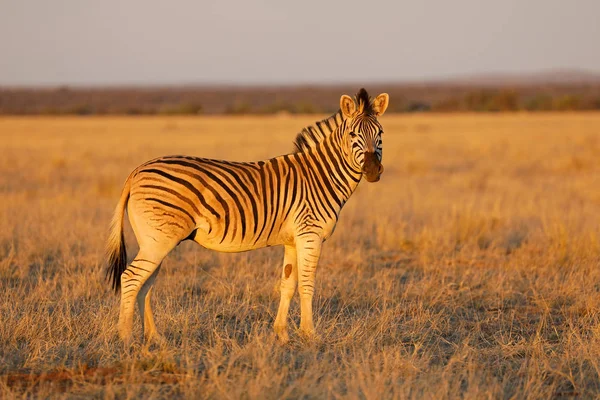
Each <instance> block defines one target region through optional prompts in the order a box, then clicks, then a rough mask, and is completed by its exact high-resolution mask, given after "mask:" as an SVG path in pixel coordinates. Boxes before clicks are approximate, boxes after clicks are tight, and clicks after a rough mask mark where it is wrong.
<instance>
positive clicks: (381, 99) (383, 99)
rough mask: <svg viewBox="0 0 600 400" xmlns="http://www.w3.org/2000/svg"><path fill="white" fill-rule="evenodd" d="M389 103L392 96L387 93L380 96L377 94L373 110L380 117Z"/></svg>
mask: <svg viewBox="0 0 600 400" xmlns="http://www.w3.org/2000/svg"><path fill="white" fill-rule="evenodd" d="M389 104H390V96H389V95H388V94H387V93H381V94H380V95H379V96H377V97H376V98H375V100H374V101H373V111H375V115H377V116H378V117H379V116H381V115H383V113H384V112H385V110H387V108H388V105H389Z"/></svg>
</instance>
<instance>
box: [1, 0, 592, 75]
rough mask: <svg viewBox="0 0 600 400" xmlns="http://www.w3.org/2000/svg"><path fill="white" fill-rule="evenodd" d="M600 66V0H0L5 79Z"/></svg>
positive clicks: (460, 72) (418, 72) (428, 72)
mask: <svg viewBox="0 0 600 400" xmlns="http://www.w3.org/2000/svg"><path fill="white" fill-rule="evenodd" d="M554 68H561V69H562V68H581V69H587V70H592V71H600V0H571V1H569V0H496V1H488V0H438V1H433V0H420V1H419V0H417V1H414V0H411V1H383V0H364V1H344V2H337V1H335V2H333V1H326V0H320V1H315V0H306V1H285V0H278V1H275V0H273V1H271V0H265V1H225V0H223V1H219V0H215V1H206V0H196V1H175V0H172V1H150V0H96V1H87V0H0V85H35V84H52V85H54V84H122V83H133V84H135V83H138V84H146V83H154V84H162V83H282V82H283V83H305V82H344V81H351V82H374V81H390V80H393V81H404V80H418V79H427V78H432V77H433V78H435V77H446V76H454V75H464V74H471V73H485V72H519V71H535V70H542V69H554Z"/></svg>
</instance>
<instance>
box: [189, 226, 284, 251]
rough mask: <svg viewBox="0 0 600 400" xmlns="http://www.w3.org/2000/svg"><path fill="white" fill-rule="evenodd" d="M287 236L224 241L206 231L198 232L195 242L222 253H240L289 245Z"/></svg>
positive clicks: (226, 239)
mask: <svg viewBox="0 0 600 400" xmlns="http://www.w3.org/2000/svg"><path fill="white" fill-rule="evenodd" d="M285 237H286V236H285V235H281V234H279V235H276V236H273V237H271V238H269V239H263V238H261V239H259V240H255V239H254V240H253V239H252V238H249V239H247V240H239V239H238V240H235V239H234V240H231V239H228V238H227V237H225V238H224V239H223V238H222V237H219V236H214V235H209V234H208V233H206V232H205V231H202V230H200V229H199V230H198V231H197V233H196V235H195V237H194V241H195V242H196V243H198V244H199V245H201V246H202V247H205V248H207V249H210V250H216V251H221V252H224V253H239V252H243V251H249V250H255V249H261V248H263V247H268V246H277V245H282V244H287V242H288V240H286V239H285Z"/></svg>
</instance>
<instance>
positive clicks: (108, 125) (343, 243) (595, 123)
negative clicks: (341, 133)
mask: <svg viewBox="0 0 600 400" xmlns="http://www.w3.org/2000/svg"><path fill="white" fill-rule="evenodd" d="M312 120H313V117H295V118H281V117H272V118H267V117H264V118H261V117H252V118H251V117H247V118H246V117H244V118H229V119H228V118H216V117H215V118H139V119H138V118H131V119H127V118H81V119H78V118H64V119H63V118H60V119H41V118H30V119H8V118H7V119H0V151H1V154H2V157H1V158H0V201H1V204H2V207H1V208H0V224H1V226H2V228H1V230H0V375H1V376H0V397H13V396H19V397H21V396H32V395H34V396H43V397H46V396H50V397H63V396H64V397H80V396H84V395H85V396H89V395H91V396H94V397H104V398H112V397H144V398H157V397H173V396H176V397H200V398H298V397H308V398H313V397H315V398H324V397H325V398H338V397H342V398H366V399H380V398H432V399H441V398H456V397H464V398H488V397H491V398H525V397H530V398H540V397H541V398H549V397H563V398H564V397H570V396H579V397H581V398H589V397H598V396H600V313H599V310H600V268H599V260H600V242H599V236H600V212H599V210H600V181H599V177H600V161H599V160H600V115H599V114H572V115H565V114H563V115H552V114H546V115H540V114H538V115H526V114H516V115H477V116H474V115H473V116H471V115H462V116H435V115H434V116H389V117H385V118H384V119H383V120H382V122H383V124H384V126H385V128H386V133H385V137H384V139H385V140H384V165H385V167H386V172H385V174H384V175H383V177H382V181H381V182H380V183H377V184H368V183H366V182H363V183H362V184H361V185H360V187H359V189H358V191H357V193H356V194H355V195H354V197H353V198H352V199H351V200H350V202H349V203H348V205H347V206H346V208H345V209H344V211H343V212H342V217H341V220H340V223H339V225H338V227H337V230H336V233H335V234H334V236H333V238H332V239H331V240H330V241H329V242H327V243H326V244H325V246H324V253H323V256H322V259H321V263H320V266H319V270H318V274H317V288H316V289H317V291H316V298H315V303H316V310H315V316H316V328H317V331H318V332H319V333H320V339H319V340H317V341H316V342H311V343H305V342H303V341H302V339H301V337H299V335H297V334H293V335H292V341H291V344H289V345H287V346H281V345H279V344H277V342H276V340H275V339H274V336H273V334H272V331H271V325H272V323H273V319H274V317H275V314H276V310H277V302H278V294H277V280H278V277H279V274H280V268H281V265H280V264H281V261H282V254H283V251H282V249H280V248H273V249H264V250H258V251H254V252H249V253H242V254H220V253H215V252H210V251H208V250H204V249H201V248H200V247H198V246H196V245H194V244H193V243H183V244H182V245H180V246H179V247H178V248H177V249H176V250H175V251H174V252H173V253H172V254H171V255H170V256H169V257H168V258H167V260H166V261H165V264H164V267H163V269H162V271H161V276H160V277H159V280H158V283H157V287H156V296H155V298H154V300H155V301H154V304H155V306H154V309H155V314H156V316H157V326H158V328H159V330H160V331H161V332H162V333H164V334H165V336H166V337H167V339H168V344H167V345H166V346H164V347H162V348H158V347H156V348H151V349H150V350H151V352H146V351H141V350H140V351H134V352H132V353H131V354H125V353H124V352H123V349H122V346H121V344H120V342H119V340H118V339H117V335H116V323H117V313H118V308H117V305H118V298H117V297H116V296H114V295H113V294H112V293H111V292H110V290H109V288H108V285H107V284H106V282H105V281H104V279H103V268H104V267H103V260H102V250H103V246H104V240H105V238H106V233H107V229H108V221H109V219H110V216H111V213H112V210H113V208H114V206H115V204H116V201H117V199H118V196H119V193H120V190H121V184H122V182H123V181H124V179H125V178H126V176H127V174H128V173H129V172H130V170H131V169H132V168H134V167H135V166H137V165H138V164H140V163H141V162H143V161H146V160H147V159H149V158H152V157H155V156H159V155H165V154H181V153H184V154H191V155H200V156H209V157H214V158H226V159H236V160H242V159H246V160H251V159H262V158H268V157H269V156H274V155H277V154H281V153H284V152H287V151H288V150H290V149H291V148H292V145H291V142H292V139H293V137H294V134H295V132H297V131H299V129H300V128H301V127H302V126H303V125H305V124H306V123H308V122H311V121H312ZM129 239H131V234H130V235H129ZM129 243H130V245H129V249H130V251H129V254H130V256H132V255H133V254H135V249H134V246H135V245H133V244H132V242H131V240H130V241H129ZM296 300H297V299H296ZM296 300H295V302H294V304H293V308H292V312H291V317H292V319H293V321H292V325H291V327H292V328H296V327H297V325H298V322H299V312H298V305H297V302H296ZM137 327H138V329H139V324H138V325H137ZM138 334H139V331H138Z"/></svg>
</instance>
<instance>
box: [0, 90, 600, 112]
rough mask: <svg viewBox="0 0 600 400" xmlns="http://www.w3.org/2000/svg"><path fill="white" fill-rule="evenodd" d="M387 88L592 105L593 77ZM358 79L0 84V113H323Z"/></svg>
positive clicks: (538, 105) (433, 95)
mask: <svg viewBox="0 0 600 400" xmlns="http://www.w3.org/2000/svg"><path fill="white" fill-rule="evenodd" d="M372 86H373V87H368V89H369V91H370V93H371V94H372V95H377V94H378V93H380V92H384V91H385V92H388V93H389V94H390V97H391V104H390V108H389V110H390V111H392V112H396V113H409V112H512V111H575V110H600V84H573V85H545V86H544V85H542V86H539V85H538V86H526V85H521V86H516V87H503V86H493V87H491V86H490V87H476V86H473V85H463V86H457V85H449V84H439V85H433V84H429V85H417V84H411V85H381V84H378V85H372ZM357 89H358V87H353V86H350V85H338V86H284V87H268V86H266V87H149V88H139V87H131V88H71V87H59V88H41V89H26V88H22V89H18V88H0V114H1V115H33V114H41V115H198V114H230V115H243V114H278V113H289V114H315V113H318V114H326V113H332V112H334V111H335V110H337V108H338V107H337V105H338V101H339V96H340V95H341V94H342V93H347V94H352V93H354V92H356V91H357Z"/></svg>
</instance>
